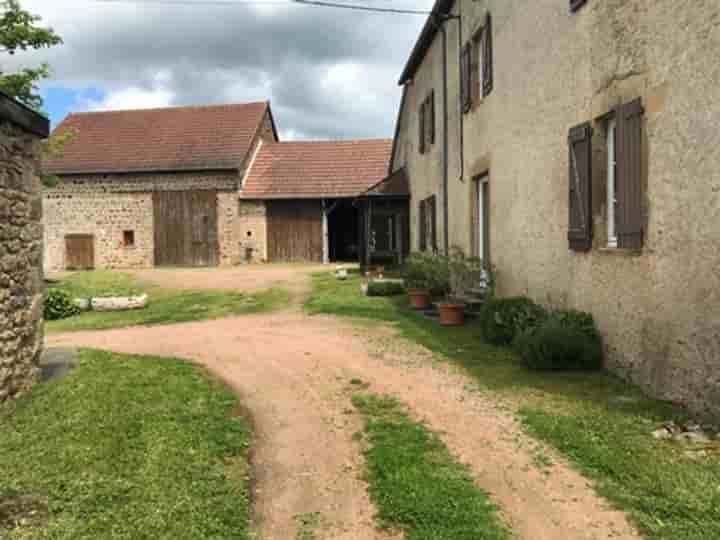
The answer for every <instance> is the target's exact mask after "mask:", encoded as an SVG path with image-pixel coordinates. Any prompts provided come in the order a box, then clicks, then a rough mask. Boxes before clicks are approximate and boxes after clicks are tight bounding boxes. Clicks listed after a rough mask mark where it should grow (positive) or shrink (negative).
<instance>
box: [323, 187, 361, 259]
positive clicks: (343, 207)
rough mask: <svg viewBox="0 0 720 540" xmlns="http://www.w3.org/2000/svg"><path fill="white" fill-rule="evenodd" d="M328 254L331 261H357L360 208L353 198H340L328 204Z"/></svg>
mask: <svg viewBox="0 0 720 540" xmlns="http://www.w3.org/2000/svg"><path fill="white" fill-rule="evenodd" d="M328 207H330V208H332V211H331V212H330V213H329V214H328V251H329V253H328V255H329V260H330V262H357V260H358V209H357V208H356V207H355V206H353V201H352V199H339V200H336V201H334V202H331V203H329V204H328Z"/></svg>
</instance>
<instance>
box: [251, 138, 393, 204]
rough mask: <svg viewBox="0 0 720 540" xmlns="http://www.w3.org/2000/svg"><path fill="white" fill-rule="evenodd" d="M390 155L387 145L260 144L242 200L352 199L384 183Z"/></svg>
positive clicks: (378, 141)
mask: <svg viewBox="0 0 720 540" xmlns="http://www.w3.org/2000/svg"><path fill="white" fill-rule="evenodd" d="M391 150H392V140H390V139H369V140H359V141H298V142H279V143H271V144H263V146H262V147H261V148H260V151H259V152H258V154H257V156H255V160H254V162H253V164H252V167H251V168H250V171H249V173H248V175H247V177H246V178H245V183H244V185H243V190H242V193H241V197H242V198H245V199H272V198H276V199H280V198H286V199H291V198H319V197H355V196H357V195H359V194H361V193H363V192H365V191H366V190H368V189H369V188H371V187H372V186H374V185H375V184H377V183H378V182H380V181H381V180H382V179H383V178H385V176H386V175H387V169H388V161H389V159H390V152H391Z"/></svg>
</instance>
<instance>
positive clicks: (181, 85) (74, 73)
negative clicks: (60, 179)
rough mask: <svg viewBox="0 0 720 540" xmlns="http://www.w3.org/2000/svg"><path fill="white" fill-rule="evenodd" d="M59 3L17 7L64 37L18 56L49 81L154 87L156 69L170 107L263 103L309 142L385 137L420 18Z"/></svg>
mask: <svg viewBox="0 0 720 540" xmlns="http://www.w3.org/2000/svg"><path fill="white" fill-rule="evenodd" d="M66 1H67V5H63V6H62V7H59V6H58V5H57V3H56V2H57V0H32V1H30V0H26V2H25V5H26V6H27V7H28V8H29V9H31V10H32V11H35V12H37V13H39V14H40V15H42V16H43V17H44V18H45V21H46V22H47V23H48V24H50V25H53V26H54V27H55V28H56V30H57V31H58V32H59V33H60V34H61V35H63V37H64V38H65V45H64V46H62V47H59V48H56V49H50V50H46V51H40V52H38V53H30V54H27V55H24V58H21V59H20V60H23V59H32V61H37V60H40V59H42V60H47V61H48V62H50V64H51V66H52V67H53V71H54V76H55V78H56V79H57V81H56V83H55V84H62V85H67V86H72V87H76V88H80V87H83V86H89V85H96V86H101V87H103V88H105V89H107V90H109V91H111V92H112V91H122V90H123V89H127V88H139V89H146V90H148V91H152V90H153V89H156V88H157V87H158V85H159V84H161V83H159V82H158V80H157V75H158V74H159V73H161V74H163V76H164V82H162V85H163V86H164V87H165V88H166V89H167V90H170V91H171V92H172V95H173V98H172V104H173V105H184V104H203V103H217V102H225V101H246V100H256V99H272V102H273V109H274V112H275V116H276V118H277V121H278V124H280V126H281V129H282V130H283V132H284V133H292V134H294V135H298V136H305V137H312V138H321V137H332V138H341V137H370V136H390V135H391V133H392V127H393V125H394V121H395V116H396V112H397V111H396V108H397V104H398V101H399V95H400V91H399V88H398V87H397V86H396V80H397V78H398V76H399V73H400V71H401V69H402V66H403V64H404V61H405V59H406V57H407V55H408V53H409V51H410V48H411V47H412V44H413V43H414V41H415V38H416V36H417V33H418V31H419V28H420V26H421V25H422V23H423V17H416V16H391V15H376V14H364V13H361V12H356V11H339V10H332V9H323V8H302V7H290V8H281V7H275V6H274V7H273V8H272V9H267V8H264V9H262V10H258V9H256V8H249V7H247V6H245V7H204V6H162V7H155V6H153V7H144V6H137V5H117V4H100V3H96V2H92V1H89V0H66ZM368 3H372V0H370V1H369V2H368ZM63 4H65V2H63ZM393 4H394V5H397V6H405V7H413V8H417V7H420V8H429V7H430V6H431V4H432V0H396V1H394V2H393ZM375 5H377V3H375ZM13 61H16V59H13ZM343 69H348V70H350V71H351V72H352V73H353V77H352V78H350V79H348V80H347V81H345V82H346V84H343V81H342V79H341V80H340V81H338V80H334V79H333V77H335V78H336V79H337V77H338V70H341V71H340V72H339V73H340V74H342V70H343ZM328 81H329V82H328Z"/></svg>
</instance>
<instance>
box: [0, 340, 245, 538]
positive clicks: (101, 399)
mask: <svg viewBox="0 0 720 540" xmlns="http://www.w3.org/2000/svg"><path fill="white" fill-rule="evenodd" d="M237 411H238V402H237V399H236V398H235V396H234V395H233V394H232V393H231V392H230V391H229V390H227V389H226V388H225V387H223V386H221V385H220V384H219V383H217V382H215V381H214V380H211V379H210V378H208V377H207V376H206V375H205V374H204V373H203V372H202V371H201V370H200V369H198V368H197V367H195V366H192V365H190V364H188V363H185V362H182V361H179V360H174V359H166V358H155V357H140V356H126V355H118V354H111V353H105V352H99V351H89V350H86V351H83V352H82V353H81V357H80V362H79V365H78V367H76V368H75V369H73V370H72V371H70V373H69V374H68V375H67V376H66V377H65V378H63V379H60V380H58V381H54V382H49V383H45V384H41V385H39V386H37V387H36V388H35V389H34V390H33V391H32V392H31V393H30V394H29V395H27V396H25V397H23V398H21V399H20V400H18V401H17V402H15V403H13V404H7V405H4V406H0V433H2V436H1V437H0V471H3V474H0V538H7V539H8V540H18V539H23V540H24V539H29V538H38V539H40V538H48V539H50V538H53V539H60V538H68V539H70V538H72V539H83V538H86V539H93V540H95V539H105V538H108V539H109V538H127V539H151V538H167V539H171V538H172V539H174V538H237V539H245V538H250V537H251V536H250V533H249V532H248V523H249V498H248V497H249V495H248V485H247V484H248V482H247V474H246V472H247V462H246V454H247V451H248V445H249V440H250V431H249V428H248V425H247V423H246V421H245V420H244V419H243V418H241V417H238V416H237ZM8 473H9V474H8Z"/></svg>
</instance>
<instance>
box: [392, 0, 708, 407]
mask: <svg viewBox="0 0 720 540" xmlns="http://www.w3.org/2000/svg"><path fill="white" fill-rule="evenodd" d="M458 9H461V10H462V14H463V36H464V37H466V38H467V37H469V36H472V35H473V33H474V32H475V31H476V29H477V28H478V27H479V26H480V25H481V24H482V21H483V20H484V17H485V14H486V12H487V10H489V11H490V12H491V13H492V15H493V30H494V32H493V34H494V35H493V38H494V90H493V92H492V94H491V95H490V96H488V97H487V98H485V100H483V101H482V102H481V103H479V104H476V105H475V106H474V107H473V109H472V111H471V112H469V113H468V114H466V115H464V117H463V124H464V139H465V144H464V150H465V161H464V170H465V172H464V175H463V177H462V179H460V176H459V175H457V176H455V175H454V174H452V173H451V176H450V196H449V206H450V209H451V210H450V213H449V219H450V226H449V235H450V244H451V245H458V246H460V247H462V248H464V249H465V250H466V251H468V252H474V251H475V246H474V244H475V242H476V239H475V238H476V237H475V234H474V230H473V229H474V228H475V225H474V216H475V212H476V209H475V208H474V204H473V201H474V189H475V186H474V182H473V178H474V177H476V176H477V175H479V174H482V173H485V172H488V171H489V174H490V186H489V194H490V207H491V210H490V244H491V245H490V254H491V259H492V262H493V264H495V265H496V266H497V268H498V273H499V293H500V294H503V295H515V294H527V295H529V296H531V297H532V298H534V299H535V300H537V301H539V302H542V303H544V304H546V305H552V306H562V307H572V308H577V309H582V310H586V311H590V312H592V313H593V315H594V316H595V318H596V321H597V323H598V326H599V328H600V330H601V331H602V333H603V335H604V336H605V341H606V347H607V353H608V354H607V364H608V367H609V368H610V369H611V370H613V371H614V372H616V373H618V374H620V375H622V376H624V377H626V378H627V379H629V380H632V381H633V382H635V383H636V384H638V385H640V386H641V387H642V388H644V389H645V390H646V391H647V392H648V393H649V394H651V395H654V396H657V397H661V398H665V399H670V400H673V401H677V402H681V403H684V404H686V405H688V406H689V407H690V408H691V409H692V410H694V411H695V412H697V413H701V414H702V413H707V414H709V415H712V416H720V270H719V269H720V249H719V248H720V213H718V208H720V172H719V171H718V168H717V163H720V132H718V130H717V126H718V125H720V105H719V104H720V85H719V84H718V82H719V81H720V63H718V62H717V59H716V55H717V51H718V50H720V4H719V3H718V2H716V1H715V0H696V1H691V0H654V1H652V2H651V1H649V0H606V1H599V0H588V2H587V4H586V5H585V6H584V7H583V8H582V9H580V10H579V11H578V12H576V13H574V14H572V13H570V11H569V9H568V2H567V1H566V0H541V1H539V2H531V3H528V2H524V1H521V0H512V1H508V0H461V1H460V2H458V3H457V5H456V7H455V10H456V11H457V10H458ZM454 24H456V23H451V22H449V23H447V26H448V28H450V27H451V26H452V25H454ZM518 36H522V39H518ZM440 40H441V38H440V35H438V37H437V38H436V40H435V44H434V45H433V48H432V49H431V51H430V54H429V55H428V58H427V59H426V61H425V62H424V64H423V65H422V66H421V68H420V70H419V71H418V75H417V77H416V78H415V81H413V83H412V84H411V85H410V86H409V89H408V94H409V96H410V99H408V100H406V101H407V102H408V104H407V105H406V110H405V112H404V114H403V116H402V118H401V136H400V140H399V142H400V151H399V152H398V154H397V155H396V159H395V163H394V166H395V167H396V168H397V167H399V166H402V165H403V164H406V165H407V167H408V171H409V173H410V180H411V186H412V188H411V189H412V194H413V210H416V208H415V207H416V206H417V199H418V198H422V197H423V196H424V195H425V193H426V192H427V189H428V188H427V184H428V177H431V178H434V179H439V178H441V169H440V168H439V167H438V165H437V164H436V163H435V162H434V161H433V162H432V163H430V162H428V157H427V156H419V155H418V153H417V149H416V148H413V147H412V145H413V141H416V140H417V124H416V122H417V108H418V107H417V102H416V100H418V99H422V97H423V94H424V92H425V91H426V90H427V88H428V83H427V82H426V81H427V80H428V78H429V75H428V74H427V73H426V71H430V70H432V71H434V72H435V77H441V71H440V70H441V65H440V64H439V63H438V58H440V57H439V56H438V53H436V52H435V48H436V47H437V45H438V43H440ZM448 47H449V49H448V57H449V59H451V64H450V68H449V73H450V80H451V84H450V93H449V96H448V98H449V99H448V100H449V103H450V109H451V111H453V112H452V113H451V117H450V123H449V127H450V132H451V134H452V131H453V129H452V128H453V127H457V128H458V129H459V120H458V117H457V115H456V116H452V115H453V114H456V112H454V111H457V108H458V106H457V103H458V93H457V84H456V81H457V80H458V69H457V60H456V59H457V57H458V50H457V39H456V38H455V39H449V40H448ZM432 84H434V85H437V84H438V83H437V82H433V83H432ZM436 92H437V90H436ZM439 97H440V96H439ZM637 97H641V98H642V100H643V105H644V107H645V121H644V126H643V129H644V137H645V140H644V143H645V144H644V153H645V156H644V159H645V161H646V163H645V169H646V170H645V174H646V176H647V178H646V181H647V191H646V213H647V216H646V217H647V229H646V238H645V243H644V247H643V249H642V251H641V252H640V253H639V254H632V253H626V252H623V251H622V250H612V249H607V248H606V245H607V235H606V232H605V231H606V219H607V218H606V215H607V208H606V203H605V201H606V187H605V178H606V165H605V163H606V162H605V161H604V153H603V151H604V149H603V147H604V135H603V126H604V123H603V121H602V120H600V117H601V116H603V115H605V114H606V113H608V112H610V111H611V110H612V109H613V108H614V107H615V106H617V105H619V104H621V103H624V102H627V101H630V100H632V99H635V98H637ZM438 110H439V108H438ZM585 121H593V122H594V126H595V128H596V134H597V135H596V140H594V141H593V148H594V153H595V154H596V157H595V159H594V172H593V198H594V200H593V219H594V222H595V235H594V246H593V249H592V250H591V251H590V252H589V253H585V254H581V253H575V252H571V251H569V250H568V247H567V239H566V238H567V224H568V189H569V188H568V180H569V179H568V176H569V175H568V148H567V135H568V130H569V129H570V128H571V127H573V126H575V125H577V124H580V123H582V122H585ZM441 122H442V120H441V119H438V126H439V129H440V128H441V126H442V123H441ZM449 143H450V148H451V156H450V168H451V171H454V170H455V168H456V164H457V163H459V145H456V144H454V142H453V139H452V138H451V139H450V141H449ZM441 145H442V135H441V132H439V137H438V142H437V143H436V146H438V148H440V147H441ZM440 159H441V158H440ZM412 233H413V238H414V239H413V246H415V247H416V246H417V227H413V228H412Z"/></svg>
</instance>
